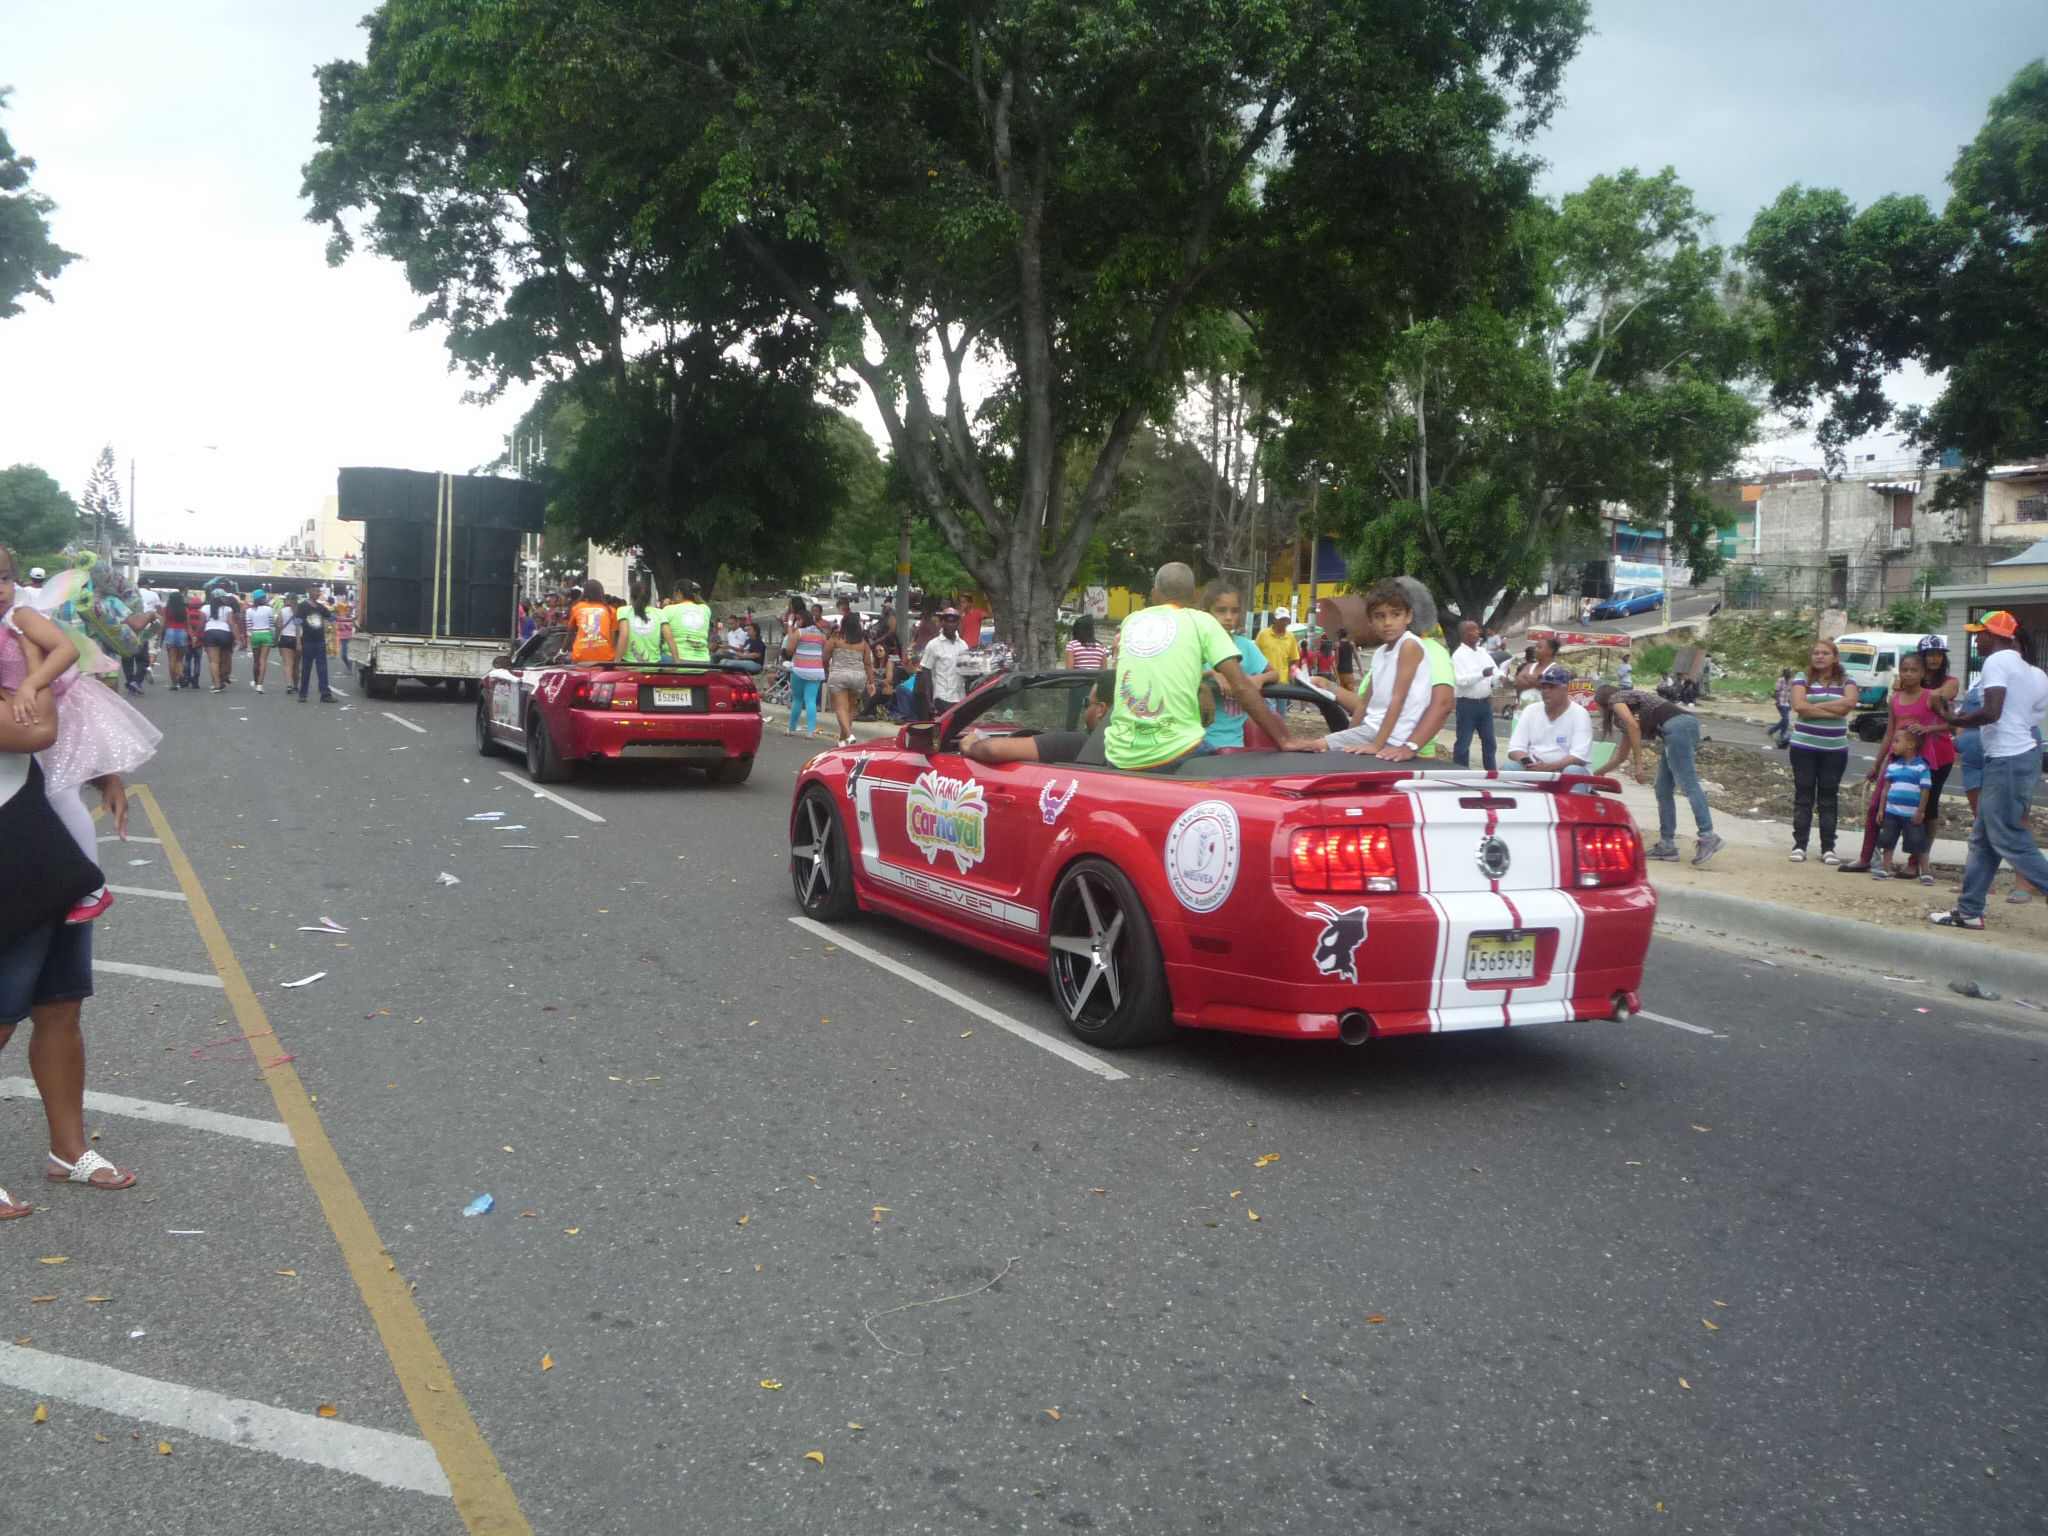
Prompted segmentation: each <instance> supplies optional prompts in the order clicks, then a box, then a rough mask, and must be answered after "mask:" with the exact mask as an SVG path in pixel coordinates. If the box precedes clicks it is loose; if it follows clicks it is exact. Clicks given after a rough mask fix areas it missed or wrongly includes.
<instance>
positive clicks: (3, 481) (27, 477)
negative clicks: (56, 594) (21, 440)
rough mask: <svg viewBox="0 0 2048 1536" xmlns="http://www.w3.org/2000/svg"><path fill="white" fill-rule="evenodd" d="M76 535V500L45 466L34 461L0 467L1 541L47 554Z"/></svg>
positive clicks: (26, 550)
mask: <svg viewBox="0 0 2048 1536" xmlns="http://www.w3.org/2000/svg"><path fill="white" fill-rule="evenodd" d="M77 536H78V503H77V502H75V501H73V500H72V499H71V493H70V492H68V491H66V490H65V489H64V487H63V486H61V485H59V484H58V483H57V482H56V479H55V478H54V477H53V476H52V475H51V474H50V472H49V471H48V470H44V469H38V468H37V467H36V466H35V465H33V464H13V465H9V466H8V467H7V468H6V469H0V544H4V545H6V546H7V547H8V548H9V549H15V550H19V551H21V552H22V553H23V554H50V553H54V552H55V551H57V550H60V549H62V548H63V547H64V546H65V545H66V544H68V543H70V542H71V540H72V539H74V538H76V537H77Z"/></svg>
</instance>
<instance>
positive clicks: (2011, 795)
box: [1927, 608, 2048, 928]
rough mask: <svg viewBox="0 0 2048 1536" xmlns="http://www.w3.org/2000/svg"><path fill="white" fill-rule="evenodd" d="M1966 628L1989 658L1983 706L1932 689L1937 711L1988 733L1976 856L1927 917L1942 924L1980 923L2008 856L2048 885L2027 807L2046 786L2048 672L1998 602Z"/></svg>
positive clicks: (2041, 885)
mask: <svg viewBox="0 0 2048 1536" xmlns="http://www.w3.org/2000/svg"><path fill="white" fill-rule="evenodd" d="M1963 628H1965V629H1967V630H1968V631H1970V633H1971V634H1973V635H1975V636H1976V637H1977V650H1978V653H1979V654H1980V655H1982V656H1983V658H1984V666H1983V668H1982V670H1981V671H1979V672H1978V674H1977V686H1978V687H1980V688H1982V689H1983V690H1984V707H1983V708H1982V709H1974V710H1958V709H1956V708H1955V706H1954V705H1952V704H1950V703H1949V701H1948V700H1946V699H1944V698H1942V697H1941V696H1940V695H1939V694H1932V693H1930V694H1929V696H1928V697H1929V702H1930V703H1931V704H1932V705H1933V706H1934V711H1935V713H1936V714H1938V715H1940V716H1941V717H1942V718H1943V719H1945V720H1947V721H1948V722H1949V724H1951V725H1954V726H1958V727H1961V728H1963V729H1968V728H1969V727H1970V726H1973V725H1974V726H1977V727H1978V728H1979V730H1980V733H1981V734H1982V736H1983V739H1984V782H1983V785H1982V787H1981V788H1980V789H1979V790H1978V791H1977V821H1976V824H1975V825H1974V826H1972V827H1971V828H1970V857H1969V859H1968V861H1967V862H1966V863H1965V864H1964V865H1963V889H1962V894H1961V895H1959V896H1958V897H1957V898H1956V904H1955V906H1954V907H1953V908H1952V909H1951V910H1949V911H1947V912H1930V913H1928V914H1927V916H1928V920H1929V921H1930V922H1933V923H1937V924H1939V925H1940V926H1941V927H1943V928H1982V927H1983V926H1984V901H1985V898H1986V897H1987V896H1989V895H1990V894H1991V877H1992V876H1993V875H1995V874H1997V873H1998V865H1999V861H2000V860H2001V859H2002V860H2004V861H2005V862H2006V863H2008V864H2010V865H2011V866H2012V867H2013V873H2014V874H2017V875H2020V876H2022V877H2023V878H2025V879H2026V880H2027V881H2029V882H2030V883H2031V884H2033V885H2034V886H2035V887H2036V888H2038V889H2044V890H2048V859H2044V858H2043V857H2042V856H2041V850H2040V849H2039V848H2037V847H2035V846H2034V839H2033V835H2032V833H2031V832H2030V831H2029V830H2028V827H2027V808H2028V806H2029V804H2030V803H2031V802H2032V801H2033V798H2034V791H2035V790H2037V789H2039V788H2040V787H2041V738H2040V737H2039V736H2038V735H2037V734H2036V732H2037V731H2038V730H2039V729H2040V726H2041V721H2042V718H2043V716H2044V714H2048V673H2044V672H2042V670H2041V669H2040V668H2039V667H2036V666H2030V665H2028V663H2027V653H2026V650H2025V649H2024V648H2023V632H2022V631H2021V629H2020V621H2019V620H2018V619H2016V618H2014V617H2013V616H2012V615H2011V614H2010V613H2008V612H2006V611H2005V610H2004V609H2003V608H2000V609H1998V610H1996V611H1995V612H1992V613H1987V614H1985V615H1984V617H1983V619H1982V620H1981V621H1980V622H1978V623H1975V624H1965V625H1964V626H1963Z"/></svg>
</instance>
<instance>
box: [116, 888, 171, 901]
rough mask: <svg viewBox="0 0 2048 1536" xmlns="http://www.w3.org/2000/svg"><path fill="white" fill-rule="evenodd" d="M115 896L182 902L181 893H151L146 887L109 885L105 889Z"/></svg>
mask: <svg viewBox="0 0 2048 1536" xmlns="http://www.w3.org/2000/svg"><path fill="white" fill-rule="evenodd" d="M107 889H108V890H110V891H112V892H113V893H114V894H115V895H116V896H154V897H155V898H156V899H157V900H158V901H183V900H184V899H185V893H184V892H183V891H153V890H151V889H150V888H149V887H148V886H146V885H110V886H108V887H107Z"/></svg>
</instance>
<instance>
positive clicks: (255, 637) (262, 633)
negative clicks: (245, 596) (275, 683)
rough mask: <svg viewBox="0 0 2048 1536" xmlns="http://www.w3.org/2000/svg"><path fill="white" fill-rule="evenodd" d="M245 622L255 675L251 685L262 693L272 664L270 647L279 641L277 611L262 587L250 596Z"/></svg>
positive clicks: (250, 662) (252, 670) (250, 657)
mask: <svg viewBox="0 0 2048 1536" xmlns="http://www.w3.org/2000/svg"><path fill="white" fill-rule="evenodd" d="M245 622H246V623H247V624H248V626H249V669H250V671H251V672H252V673H253V674H254V675H253V676H252V677H251V678H250V683H251V685H252V686H253V687H254V688H255V690H256V691H257V692H258V693H261V692H262V691H263V674H264V671H265V669H266V668H268V666H269V664H270V647H271V644H272V642H274V641H275V640H276V639H277V610H276V609H275V608H273V607H271V606H270V595H269V594H268V593H267V592H265V591H264V590H263V589H262V588H261V587H258V588H257V589H256V590H255V591H254V592H251V593H250V594H249V613H248V617H247V619H246V620H245Z"/></svg>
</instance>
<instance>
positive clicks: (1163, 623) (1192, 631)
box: [1102, 603, 1237, 768]
mask: <svg viewBox="0 0 2048 1536" xmlns="http://www.w3.org/2000/svg"><path fill="white" fill-rule="evenodd" d="M1118 646H1119V649H1118V653H1117V662H1116V699H1115V702H1114V703H1112V704H1111V706H1110V711H1109V724H1108V725H1107V726H1105V727H1104V728H1103V733H1102V749H1103V752H1104V753H1105V754H1106V755H1107V756H1108V758H1109V761H1110V763H1111V765H1112V766H1114V767H1117V768H1150V767H1153V766H1154V765H1156V764H1158V763H1165V762H1171V761H1172V760H1173V759H1174V758H1176V757H1180V756H1183V755H1184V754H1186V753H1188V752H1190V751H1192V750H1193V749H1194V747H1195V746H1196V745H1197V744H1198V743H1199V742H1200V741H1201V739H1202V705H1201V688H1202V674H1203V673H1204V672H1205V671H1207V670H1208V669H1209V668H1211V667H1213V666H1215V665H1216V664H1217V663H1218V662H1222V661H1236V660H1237V646H1236V644H1235V643H1234V642H1233V641H1232V640H1231V638H1230V636H1229V635H1228V634H1226V633H1225V632H1224V629H1223V626H1222V625H1221V624H1218V623H1217V622H1216V621H1215V620H1214V619H1212V618H1210V617H1209V615H1208V614H1206V613H1203V612H1201V611H1200V610H1199V609H1195V608H1181V607H1177V606H1176V605H1174V604H1172V603H1166V604H1162V605H1161V606H1159V607H1157V608H1145V609H1141V610H1139V611H1138V612H1137V613H1134V614H1132V615H1131V616H1130V617H1129V618H1127V619H1125V620H1124V623H1123V629H1122V632H1121V633H1120V635H1119V637H1118Z"/></svg>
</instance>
